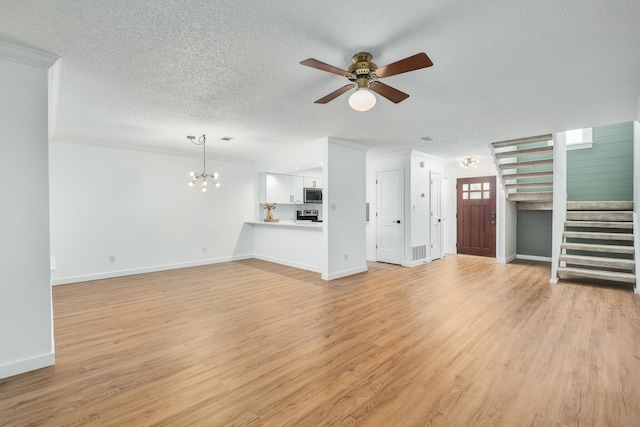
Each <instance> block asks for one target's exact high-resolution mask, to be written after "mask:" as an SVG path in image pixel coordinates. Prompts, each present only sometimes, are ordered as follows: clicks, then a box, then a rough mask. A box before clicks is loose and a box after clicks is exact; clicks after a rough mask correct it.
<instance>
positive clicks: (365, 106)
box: [349, 88, 376, 111]
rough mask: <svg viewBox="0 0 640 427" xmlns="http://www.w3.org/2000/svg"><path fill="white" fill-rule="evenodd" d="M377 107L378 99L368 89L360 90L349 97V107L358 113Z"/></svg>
mask: <svg viewBox="0 0 640 427" xmlns="http://www.w3.org/2000/svg"><path fill="white" fill-rule="evenodd" d="M374 105H376V97H375V95H374V94H373V93H371V91H370V90H369V89H367V88H360V89H358V90H356V91H355V92H353V93H352V94H351V96H350V97H349V106H350V107H351V108H353V109H354V110H356V111H368V110H370V109H372V108H373V106H374Z"/></svg>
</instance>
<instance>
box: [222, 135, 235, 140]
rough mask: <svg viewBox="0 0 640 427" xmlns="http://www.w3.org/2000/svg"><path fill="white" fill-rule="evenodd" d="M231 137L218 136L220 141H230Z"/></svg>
mask: <svg viewBox="0 0 640 427" xmlns="http://www.w3.org/2000/svg"><path fill="white" fill-rule="evenodd" d="M232 139H233V137H231V136H223V137H222V138H220V141H231V140H232Z"/></svg>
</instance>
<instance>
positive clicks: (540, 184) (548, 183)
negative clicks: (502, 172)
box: [504, 181, 553, 190]
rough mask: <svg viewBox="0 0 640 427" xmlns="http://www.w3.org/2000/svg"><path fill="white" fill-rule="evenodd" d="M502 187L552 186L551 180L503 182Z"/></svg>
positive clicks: (508, 188)
mask: <svg viewBox="0 0 640 427" xmlns="http://www.w3.org/2000/svg"><path fill="white" fill-rule="evenodd" d="M504 187H505V188H506V189H507V190H511V189H516V188H548V187H553V181H544V182H525V183H517V184H505V186H504Z"/></svg>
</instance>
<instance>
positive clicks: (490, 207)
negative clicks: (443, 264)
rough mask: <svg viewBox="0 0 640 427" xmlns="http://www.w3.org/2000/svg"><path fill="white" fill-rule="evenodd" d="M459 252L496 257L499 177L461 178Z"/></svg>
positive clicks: (459, 181) (459, 194)
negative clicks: (497, 188) (497, 180)
mask: <svg viewBox="0 0 640 427" xmlns="http://www.w3.org/2000/svg"><path fill="white" fill-rule="evenodd" d="M457 189H458V215H457V217H458V219H457V223H458V241H457V246H458V253H459V254H469V255H482V256H489V257H495V256H496V177H495V176H484V177H479V178H460V179H458V185H457Z"/></svg>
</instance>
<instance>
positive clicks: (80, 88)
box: [0, 0, 640, 161]
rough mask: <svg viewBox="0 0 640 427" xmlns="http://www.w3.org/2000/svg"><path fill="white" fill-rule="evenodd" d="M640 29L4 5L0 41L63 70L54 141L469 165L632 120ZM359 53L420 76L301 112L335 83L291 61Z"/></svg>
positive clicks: (387, 14) (384, 11)
mask: <svg viewBox="0 0 640 427" xmlns="http://www.w3.org/2000/svg"><path fill="white" fill-rule="evenodd" d="M639 23H640V2H638V1H637V0H616V1H614V2H603V1H601V0H594V1H587V0H585V1H572V0H562V1H559V0H540V1H514V0H496V1H491V2H482V1H477V0H461V1H451V0H433V1H426V0H408V1H407V0H399V1H394V2H391V1H388V0H387V1H379V0H369V1H367V2H345V1H342V0H340V1H337V0H323V1H317V0H316V1H306V0H300V1H295V2H293V1H289V0H277V1H276V0H270V1H257V0H254V1H211V0H192V1H178V0H135V1H131V0H109V1H104V0H56V1H51V0H46V1H45V0H2V1H0V39H4V40H7V41H12V42H17V43H20V44H23V45H25V46H30V47H34V48H37V49H40V50H44V51H47V52H51V53H54V54H56V55H59V56H60V57H61V58H62V63H61V74H60V92H59V104H58V109H57V117H56V123H55V133H54V135H53V139H54V140H60V141H70V142H83V143H95V144H106V145H115V146H130V147H140V148H142V149H151V150H159V151H169V152H184V153H191V152H193V150H194V148H193V146H191V145H190V143H189V142H188V141H187V139H186V138H185V136H186V135H187V134H196V135H198V134H202V133H206V134H207V136H208V138H209V141H210V144H208V145H209V147H210V149H209V150H208V151H210V152H213V153H214V154H215V155H217V156H218V157H223V158H227V159H237V160H242V161H257V160H258V159H262V158H264V157H265V156H273V155H274V154H276V155H277V154H282V153H287V152H292V151H299V150H304V149H306V148H307V147H309V146H311V145H312V144H317V141H318V139H319V138H321V137H324V136H335V137H340V138H344V139H348V140H354V141H358V142H360V143H363V144H366V145H369V146H371V147H372V148H375V149H380V150H383V149H398V148H402V149H405V148H414V149H419V150H421V151H424V152H427V153H431V154H434V155H437V156H441V157H444V158H450V159H458V158H462V157H466V156H477V157H482V156H484V155H486V154H487V151H486V150H487V149H486V144H487V143H488V142H491V141H495V140H501V139H509V138H518V137H523V136H531V135H535V134H541V133H548V132H555V131H561V130H566V129H573V128H578V127H583V126H592V125H600V124H608V123H616V122H621V121H628V120H634V119H635V118H637V115H638V112H637V102H638V95H639V94H640V48H639V46H640V45H639V44H638V41H639V40H640V24H639ZM363 50H365V51H369V52H371V53H372V54H373V56H374V58H373V61H374V62H375V63H376V64H378V65H379V66H382V65H386V64H388V63H391V62H394V61H397V60H399V59H402V58H405V57H407V56H410V55H413V54H415V53H418V52H421V51H424V52H426V53H427V54H428V55H429V57H430V58H431V59H432V60H433V62H434V66H433V67H431V68H427V69H423V70H419V71H415V72H411V73H407V74H402V75H398V76H393V77H389V78H387V79H385V80H384V82H385V83H387V84H389V85H391V86H393V87H396V88H397V89H400V90H402V91H404V92H407V93H409V94H410V95H411V96H410V98H408V99H407V100H406V101H404V102H402V103H400V104H397V105H394V104H392V103H391V102H389V101H387V100H385V99H380V98H379V99H378V103H377V104H376V106H375V107H374V109H373V110H371V111H368V112H365V113H359V112H356V111H353V110H351V109H350V108H349V106H348V104H347V99H348V94H346V95H342V96H341V97H339V98H337V99H336V100H334V101H332V102H330V103H329V104H327V105H317V104H314V103H313V101H314V100H316V99H318V98H320V97H322V96H324V95H326V94H328V93H330V92H332V91H333V90H335V89H337V88H339V87H341V86H343V85H344V84H346V83H347V80H346V79H344V78H342V77H339V76H337V75H334V74H329V73H325V72H322V71H318V70H315V69H312V68H308V67H303V66H301V65H299V62H300V61H301V60H303V59H306V58H309V57H313V58H316V59H319V60H321V61H323V62H327V63H329V64H332V65H335V66H337V67H340V68H347V67H348V65H349V64H350V61H351V56H352V55H353V54H354V53H356V52H358V51H363ZM224 136H231V137H233V138H234V139H233V140H231V141H228V142H227V141H221V140H220V138H222V137H224ZM425 136H431V137H434V138H436V140H435V141H432V142H423V141H421V140H420V139H419V138H421V137H425ZM211 141H215V144H212V143H211Z"/></svg>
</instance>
